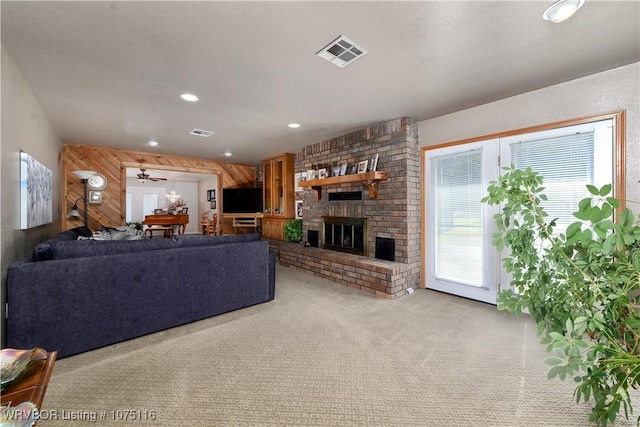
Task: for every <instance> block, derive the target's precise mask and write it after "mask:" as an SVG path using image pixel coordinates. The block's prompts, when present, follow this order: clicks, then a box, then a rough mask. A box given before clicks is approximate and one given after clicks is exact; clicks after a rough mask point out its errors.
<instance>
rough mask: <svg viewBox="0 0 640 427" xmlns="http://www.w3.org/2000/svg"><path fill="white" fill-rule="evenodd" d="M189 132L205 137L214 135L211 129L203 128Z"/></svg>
mask: <svg viewBox="0 0 640 427" xmlns="http://www.w3.org/2000/svg"><path fill="white" fill-rule="evenodd" d="M189 133H190V134H191V135H197V136H204V137H205V138H206V137H208V136H211V135H213V132H211V131H210V130H203V129H194V130H192V131H191V132H189Z"/></svg>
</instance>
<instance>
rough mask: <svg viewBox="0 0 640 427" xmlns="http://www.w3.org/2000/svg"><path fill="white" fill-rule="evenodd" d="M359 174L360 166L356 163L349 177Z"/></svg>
mask: <svg viewBox="0 0 640 427" xmlns="http://www.w3.org/2000/svg"><path fill="white" fill-rule="evenodd" d="M357 173H358V164H357V163H354V164H352V165H351V171H350V172H349V175H355V174H357Z"/></svg>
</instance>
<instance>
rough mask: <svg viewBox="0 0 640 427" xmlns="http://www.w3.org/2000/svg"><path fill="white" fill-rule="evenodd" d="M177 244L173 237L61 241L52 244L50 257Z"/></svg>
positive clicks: (140, 249)
mask: <svg viewBox="0 0 640 427" xmlns="http://www.w3.org/2000/svg"><path fill="white" fill-rule="evenodd" d="M179 246H180V245H179V243H178V242H177V241H176V240H175V239H145V240H74V241H61V242H55V243H54V244H53V245H52V256H51V259H65V258H82V257H92V256H100V255H115V254H128V253H134V252H147V251H157V250H162V249H171V248H177V247H179Z"/></svg>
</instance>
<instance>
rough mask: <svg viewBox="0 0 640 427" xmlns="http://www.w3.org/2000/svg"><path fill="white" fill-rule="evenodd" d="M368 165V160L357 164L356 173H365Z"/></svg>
mask: <svg viewBox="0 0 640 427" xmlns="http://www.w3.org/2000/svg"><path fill="white" fill-rule="evenodd" d="M368 163H369V160H363V161H361V162H360V163H358V173H365V172H366V171H367V164H368Z"/></svg>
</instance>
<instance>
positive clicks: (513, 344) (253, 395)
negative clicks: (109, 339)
mask: <svg viewBox="0 0 640 427" xmlns="http://www.w3.org/2000/svg"><path fill="white" fill-rule="evenodd" d="M114 321H118V320H117V319H114ZM544 357H545V353H544V349H543V347H542V346H541V345H540V344H538V341H537V338H536V336H535V327H534V325H533V324H532V323H531V322H530V321H529V320H528V319H520V320H518V319H515V318H514V317H512V316H511V315H509V314H507V313H503V312H498V311H496V309H495V307H494V306H490V305H486V304H482V303H478V302H473V301H469V300H465V299H461V298H457V297H454V296H449V295H446V294H441V293H437V292H433V291H426V290H419V291H416V292H415V293H414V294H413V295H409V296H405V297H402V298H400V299H398V300H395V301H388V300H383V299H377V298H374V297H370V296H368V295H366V294H364V293H361V292H358V291H355V290H352V289H349V288H346V287H343V286H339V285H336V284H334V283H332V282H329V281H326V280H323V279H319V278H316V277H313V276H310V275H308V274H306V273H302V272H299V271H295V270H290V269H287V268H282V267H278V271H277V285H276V299H275V300H274V301H272V302H270V303H266V304H261V305H258V306H254V307H250V308H247V309H243V310H239V311H236V312H233V313H228V314H225V315H221V316H217V317H215V318H211V319H207V320H204V321H200V322H196V323H193V324H190V325H186V326H183V327H179V328H174V329H171V330H169V331H165V332H161V333H157V334H153V335H149V336H146V337H143V338H139V339H136V340H131V341H128V342H125V343H121V344H118V345H114V346H110V347H106V348H103V349H99V350H95V351H92V352H88V353H85V354H81V355H77V356H73V357H69V358H66V359H62V360H60V361H58V363H57V364H56V367H55V370H54V373H53V377H52V380H51V384H50V386H49V389H48V392H47V395H46V397H45V401H44V407H43V409H44V410H45V412H44V414H43V415H44V417H43V420H41V421H40V422H39V423H38V426H57V425H60V426H76V425H77V426H91V425H115V424H120V425H122V424H124V425H131V426H145V425H148V426H187V425H191V426H585V425H588V422H587V417H588V414H589V408H588V407H587V406H585V405H576V404H575V401H574V399H573V397H572V393H573V389H574V386H573V383H572V382H571V381H568V382H564V383H563V382H560V381H558V380H553V381H547V379H546V371H547V367H546V366H545V365H544V364H543V359H544ZM637 397H638V396H635V397H634V399H635V402H636V403H635V407H636V413H640V402H638V399H637ZM126 411H132V412H126ZM150 411H153V412H152V413H153V414H154V416H155V419H154V420H152V419H149V417H150ZM134 415H135V416H136V418H140V417H141V418H143V419H142V420H139V419H138V420H132V419H131V417H132V416H134ZM94 416H95V417H96V421H95V422H94V421H92V417H94ZM126 417H128V418H129V420H128V421H123V420H122V419H123V418H126ZM44 418H48V419H44ZM56 418H57V420H55V419H56ZM73 418H75V420H74V419H73ZM78 418H79V419H78ZM616 424H617V425H623V426H626V425H629V426H631V425H636V423H635V422H634V421H633V420H632V421H628V422H619V423H616Z"/></svg>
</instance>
